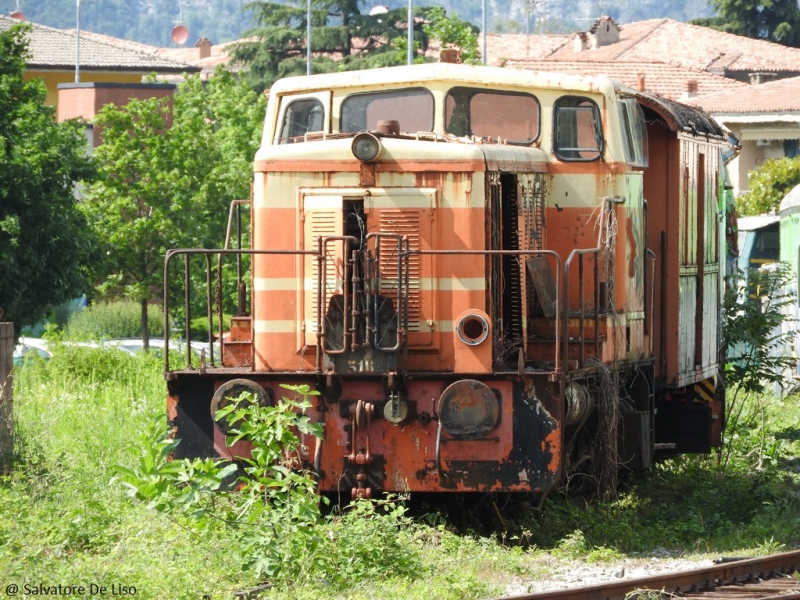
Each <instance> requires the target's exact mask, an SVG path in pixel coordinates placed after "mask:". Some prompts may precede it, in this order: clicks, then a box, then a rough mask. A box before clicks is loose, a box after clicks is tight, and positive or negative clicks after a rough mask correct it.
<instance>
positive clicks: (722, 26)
mask: <svg viewBox="0 0 800 600" xmlns="http://www.w3.org/2000/svg"><path fill="white" fill-rule="evenodd" d="M712 5H713V6H714V10H715V11H716V15H715V16H713V17H710V18H704V19H695V20H693V21H691V23H692V24H694V25H703V26H705V27H711V28H712V29H718V30H720V31H726V32H728V33H735V34H737V35H743V36H746V37H751V38H756V39H762V40H770V41H772V42H778V43H779V44H784V45H786V46H800V7H798V5H797V0H712Z"/></svg>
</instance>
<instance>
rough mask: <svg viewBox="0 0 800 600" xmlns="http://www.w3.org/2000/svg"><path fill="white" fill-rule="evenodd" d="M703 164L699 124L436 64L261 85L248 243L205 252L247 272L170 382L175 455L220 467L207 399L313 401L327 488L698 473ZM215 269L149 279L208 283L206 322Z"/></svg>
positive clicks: (709, 161) (707, 176) (710, 358)
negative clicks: (689, 461)
mask: <svg viewBox="0 0 800 600" xmlns="http://www.w3.org/2000/svg"><path fill="white" fill-rule="evenodd" d="M722 142H723V137H722V132H721V130H720V129H719V128H718V126H717V125H715V124H714V123H713V121H711V120H710V119H709V118H707V117H706V116H705V115H704V114H702V113H700V112H698V111H696V110H695V109H692V108H688V107H685V106H681V105H679V104H677V103H674V102H670V101H667V100H664V99H661V98H658V97H656V96H652V95H649V94H645V93H638V92H635V91H633V90H630V89H628V88H625V87H622V86H620V85H618V84H616V83H614V82H613V81H611V80H609V79H605V78H577V77H569V76H564V75H555V74H545V73H530V72H524V71H515V70H510V69H499V68H489V67H473V66H466V65H452V64H432V65H415V66H409V67H396V68H386V69H379V70H374V71H364V72H350V73H340V74H330V75H313V76H309V77H296V78H290V79H285V80H282V81H279V82H278V83H276V84H275V86H274V87H273V88H272V89H271V91H270V96H269V103H268V108H267V116H266V120H265V123H264V130H263V142H262V145H261V149H260V150H259V151H258V154H257V156H256V158H255V163H254V176H253V193H252V198H251V200H250V202H249V223H250V231H249V237H250V240H251V244H250V246H251V247H250V248H248V249H246V250H239V249H237V248H231V247H230V246H231V244H227V245H226V248H225V249H223V250H220V251H219V252H218V253H215V254H216V255H217V256H219V257H220V258H219V260H220V262H221V263H222V262H225V261H228V262H230V261H238V264H239V265H241V264H242V262H241V257H242V256H243V255H247V256H248V257H249V258H248V260H249V261H250V264H249V269H247V268H241V267H240V269H239V274H240V281H238V282H237V285H238V293H239V298H240V302H239V304H240V306H239V314H237V315H236V316H235V317H234V318H233V321H232V325H231V328H230V331H229V332H227V333H226V334H225V335H220V336H219V339H218V340H216V341H215V342H213V343H212V342H209V348H208V351H207V354H206V356H204V357H203V361H202V364H201V365H199V366H198V365H195V366H192V364H191V360H190V361H188V362H187V366H186V367H185V368H179V369H169V368H168V369H167V372H166V378H167V382H168V390H169V392H168V393H169V399H168V404H169V418H170V421H171V423H172V425H173V426H174V431H175V436H176V437H178V438H181V439H182V440H183V441H182V444H181V445H180V446H179V447H178V450H179V451H180V452H182V453H183V454H185V455H223V456H224V455H230V454H235V449H231V448H228V447H227V445H226V441H225V434H224V431H223V428H222V427H221V426H220V425H219V424H218V423H216V422H215V421H214V418H213V412H214V410H215V408H216V407H218V406H219V405H220V403H222V402H227V401H230V399H231V398H232V397H234V396H235V395H238V394H239V393H240V392H241V391H252V392H253V393H255V394H256V396H257V398H258V399H259V401H261V402H271V401H272V399H274V398H275V397H278V396H280V395H282V394H285V390H282V389H281V388H280V385H281V384H296V385H297V384H308V385H309V386H311V387H312V388H314V389H316V390H318V391H319V392H320V395H318V396H314V397H312V400H313V401H314V406H313V407H312V408H311V409H310V410H309V414H310V415H311V416H312V417H313V418H314V419H315V420H316V421H318V422H319V423H320V424H321V425H322V427H323V429H324V432H325V435H324V439H323V440H320V441H317V442H315V443H311V444H310V446H311V447H309V448H307V449H305V454H304V456H303V459H304V460H305V461H306V462H307V464H308V466H309V467H311V468H313V469H314V470H315V471H316V473H317V476H318V481H319V489H320V491H321V492H333V491H337V490H338V491H346V492H348V493H350V492H352V493H353V494H354V495H356V496H362V497H364V496H366V497H368V496H371V495H373V494H375V493H378V492H384V491H411V492H441V491H459V492H470V491H484V492H487V491H488V492H492V491H506V492H517V491H518V492H530V491H542V490H546V489H549V488H551V487H552V486H553V485H557V484H558V483H559V482H562V481H564V479H565V478H566V477H567V476H568V475H569V474H570V473H572V472H574V471H575V470H577V469H586V468H595V469H597V467H598V465H600V466H601V467H602V468H604V469H606V470H608V469H610V470H611V471H616V469H617V468H631V469H634V468H643V467H647V466H649V465H650V464H651V463H652V461H653V460H654V457H655V456H656V455H657V454H658V453H667V454H668V453H679V452H707V451H709V449H710V448H711V447H712V446H714V445H716V444H718V443H719V438H720V427H721V423H722V416H723V415H722V412H723V411H722V407H723V403H722V401H721V399H720V398H721V395H720V387H721V386H720V384H719V381H718V376H719V359H718V356H719V340H720V336H719V316H718V307H719V302H720V295H721V281H722V277H723V273H722V271H721V268H724V267H722V265H721V261H720V259H721V258H722V264H723V265H724V252H722V253H721V251H720V249H721V244H723V243H724V240H722V239H721V238H720V235H719V231H720V225H721V221H720V216H719V215H720V210H719V206H718V183H719V169H720V168H722V167H721V163H720V147H721V144H722ZM240 207H241V203H240V204H239V205H238V206H237V208H240ZM233 237H235V236H231V234H230V232H229V235H228V239H229V240H230V239H232V238H233ZM246 237H247V236H246ZM199 254H204V255H205V257H206V259H205V260H203V259H202V257H201V258H196V255H199ZM211 254H212V253H210V252H208V251H205V252H204V251H200V250H196V251H193V250H181V251H171V252H170V254H169V255H168V258H167V263H168V264H167V273H168V274H169V273H171V272H172V268H173V263H177V262H183V261H185V263H186V265H187V267H186V268H187V271H188V270H189V269H191V267H192V265H199V266H200V267H208V268H209V271H208V273H209V274H208V286H207V287H208V298H209V303H210V304H214V306H213V307H212V306H211V305H209V307H208V314H209V317H210V315H211V313H212V311H213V312H220V311H221V308H220V306H219V305H220V302H219V298H220V297H222V295H223V294H224V293H226V292H224V291H223V292H220V291H219V290H218V291H217V294H216V299H215V298H212V296H214V294H212V289H213V288H214V286H215V284H214V282H213V281H212V274H213V273H215V272H216V271H215V269H214V268H211V267H212V265H215V264H216V262H215V261H216V259H215V260H211V259H210V255H211ZM245 264H247V263H246V262H245ZM223 270H225V269H220V271H219V272H220V273H222V271H223ZM248 270H249V273H248ZM190 280H191V278H190V277H189V276H188V275H187V277H186V281H187V282H188V281H190ZM223 281H224V279H221V281H220V282H219V283H218V284H217V285H222V282H223ZM174 285H175V284H174V282H173V283H169V285H167V286H166V287H167V289H169V288H170V286H173V287H174ZM187 287H188V286H187ZM186 293H187V295H188V294H190V290H188V289H187V292H186ZM186 306H187V322H188V319H189V318H190V317H191V316H193V315H189V314H188V313H189V312H190V311H189V302H187V303H186ZM204 314H205V313H204ZM195 316H196V315H195ZM187 330H188V327H187ZM168 364H169V363H168ZM600 463H604V464H600ZM593 464H594V467H592V465H593Z"/></svg>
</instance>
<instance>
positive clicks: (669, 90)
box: [506, 60, 750, 101]
mask: <svg viewBox="0 0 800 600" xmlns="http://www.w3.org/2000/svg"><path fill="white" fill-rule="evenodd" d="M506 66H507V67H512V68H513V67H514V66H516V64H515V63H513V62H511V61H509V62H508V63H507V64H506ZM521 66H523V67H524V68H525V69H529V70H533V71H551V72H553V71H554V72H559V73H568V74H576V75H588V76H592V75H605V76H606V77H610V78H611V79H614V80H616V81H619V82H620V83H623V84H625V85H627V86H628V87H631V88H633V89H637V90H638V89H640V75H642V76H643V77H644V81H643V83H644V90H643V91H648V92H651V93H654V94H658V95H660V96H664V97H666V98H669V99H671V100H681V101H683V100H684V98H685V97H686V92H687V90H688V82H689V81H690V80H691V81H695V82H696V83H697V93H698V94H704V93H711V92H719V91H727V90H740V89H742V88H748V87H750V86H749V84H747V83H744V82H741V81H736V80H735V79H730V78H728V77H722V76H720V75H714V74H712V73H707V72H706V71H697V70H694V69H687V68H684V67H678V66H674V65H668V64H664V63H658V62H596V61H594V62H578V61H574V62H567V61H558V62H555V61H548V60H539V61H527V62H525V63H524V64H523V65H521Z"/></svg>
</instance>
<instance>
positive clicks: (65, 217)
mask: <svg viewBox="0 0 800 600" xmlns="http://www.w3.org/2000/svg"><path fill="white" fill-rule="evenodd" d="M29 31H30V26H29V25H25V24H23V25H14V26H12V27H11V28H10V29H8V30H7V31H0V56H2V57H3V60H2V61H0V265H2V268H0V307H2V309H3V310H4V312H5V319H7V320H10V321H13V322H14V324H15V326H16V330H17V331H19V329H20V328H21V326H23V325H29V324H33V323H35V322H36V321H38V320H40V319H42V318H43V317H44V316H45V315H46V314H47V312H48V311H49V310H50V309H51V308H53V307H55V306H57V305H59V304H61V303H63V302H65V301H67V300H71V299H73V298H75V297H77V296H79V295H80V294H81V293H83V292H85V291H87V288H88V278H89V269H90V266H91V265H92V263H93V261H94V258H95V252H94V248H95V247H94V243H93V239H92V237H91V235H90V232H89V228H88V227H87V222H86V219H85V217H84V215H83V214H82V213H81V212H80V211H79V210H78V208H77V204H78V202H77V200H76V189H75V182H78V181H89V180H90V179H91V177H92V173H93V171H92V168H91V164H90V161H89V160H88V159H87V158H86V138H85V136H84V133H83V126H82V125H80V124H79V123H77V122H66V123H56V122H55V120H54V118H53V117H54V112H55V111H54V109H53V108H50V107H47V106H45V104H44V101H45V98H46V91H45V88H44V84H43V83H42V82H41V81H39V80H34V81H28V82H26V81H24V80H23V72H24V70H25V62H26V58H27V56H28V52H27V45H28V41H27V36H28V33H29Z"/></svg>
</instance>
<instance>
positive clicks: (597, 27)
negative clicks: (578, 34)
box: [589, 17, 619, 48]
mask: <svg viewBox="0 0 800 600" xmlns="http://www.w3.org/2000/svg"><path fill="white" fill-rule="evenodd" d="M589 32H590V33H592V34H593V35H594V44H592V47H594V48H600V47H601V46H608V45H609V44H616V43H617V42H618V41H619V25H617V24H616V23H615V22H614V19H613V18H612V17H600V18H599V19H597V20H596V21H595V22H594V25H593V26H592V28H591V29H590V30H589Z"/></svg>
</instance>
